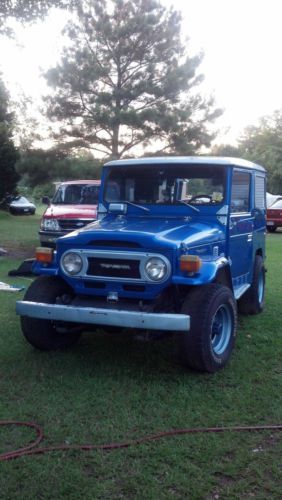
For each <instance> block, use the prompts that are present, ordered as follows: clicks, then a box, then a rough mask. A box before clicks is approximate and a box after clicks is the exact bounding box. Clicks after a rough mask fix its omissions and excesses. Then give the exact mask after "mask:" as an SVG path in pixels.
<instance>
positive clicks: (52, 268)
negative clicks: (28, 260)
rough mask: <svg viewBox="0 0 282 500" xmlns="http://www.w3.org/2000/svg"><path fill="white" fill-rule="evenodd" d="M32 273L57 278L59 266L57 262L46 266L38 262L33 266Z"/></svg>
mask: <svg viewBox="0 0 282 500" xmlns="http://www.w3.org/2000/svg"><path fill="white" fill-rule="evenodd" d="M31 271H32V273H33V274H36V276H43V275H44V276H57V275H58V266H57V263H56V262H54V261H53V262H52V263H51V264H48V265H46V264H45V265H44V264H42V263H41V262H38V261H37V260H36V261H35V262H34V263H33V264H32V267H31Z"/></svg>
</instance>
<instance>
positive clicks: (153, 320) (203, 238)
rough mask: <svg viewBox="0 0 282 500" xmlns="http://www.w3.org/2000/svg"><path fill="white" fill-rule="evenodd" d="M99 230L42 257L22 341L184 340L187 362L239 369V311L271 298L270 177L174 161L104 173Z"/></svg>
mask: <svg viewBox="0 0 282 500" xmlns="http://www.w3.org/2000/svg"><path fill="white" fill-rule="evenodd" d="M98 211H99V219H98V220H97V221H96V222H93V223H91V224H89V225H88V226H86V227H84V228H82V229H80V230H78V231H75V232H72V233H70V234H68V235H66V236H63V237H62V238H59V240H58V241H57V248H56V251H54V250H52V249H51V248H38V249H37V260H36V263H35V265H34V269H33V271H34V273H35V274H38V275H40V276H39V277H37V278H36V279H35V280H34V282H33V283H32V284H31V286H30V287H29V289H28V290H27V292H26V295H25V297H24V300H22V301H18V302H17V313H18V314H19V315H20V316H21V325H22V331H23V334H24V336H25V337H26V339H27V340H28V341H29V342H30V344H32V345H33V346H34V347H36V348H39V349H44V350H51V349H60V348H66V347H68V346H70V345H72V344H74V343H75V342H76V341H77V339H78V338H79V335H80V334H81V330H83V328H84V329H88V330H89V327H90V326H91V329H94V330H95V329H96V328H97V329H101V328H103V329H105V330H106V331H108V330H109V331H119V330H122V329H123V328H131V329H132V330H133V331H136V329H142V330H149V331H155V332H160V331H161V332H162V333H164V332H166V333H167V334H169V333H175V334H177V338H178V343H179V352H180V355H181V359H182V361H183V362H184V363H185V364H186V365H187V366H189V367H192V368H195V369H198V370H202V371H207V372H215V371H216V370H218V369H219V368H222V367H223V366H224V365H225V364H226V363H227V361H228V360H229V358H230V355H231V353H232V350H233V347H234V340H235V335H236V328H237V307H238V310H239V311H241V312H243V313H246V314H257V313H259V312H261V311H262V309H263V306H264V289H265V267H264V260H265V229H266V222H265V212H266V208H265V169H264V168H263V167H261V166H259V165H256V164H253V163H250V162H248V161H245V160H241V159H238V158H220V157H165V158H143V159H137V160H134V159H132V160H118V161H111V162H109V163H107V164H106V165H105V166H104V169H103V174H102V186H101V190H100V199H99V208H98Z"/></svg>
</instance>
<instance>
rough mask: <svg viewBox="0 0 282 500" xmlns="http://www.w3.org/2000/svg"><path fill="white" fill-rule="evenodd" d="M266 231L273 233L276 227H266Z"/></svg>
mask: <svg viewBox="0 0 282 500" xmlns="http://www.w3.org/2000/svg"><path fill="white" fill-rule="evenodd" d="M266 229H267V231H268V232H269V233H275V231H276V229H277V227H276V226H266Z"/></svg>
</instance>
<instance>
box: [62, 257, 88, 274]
mask: <svg viewBox="0 0 282 500" xmlns="http://www.w3.org/2000/svg"><path fill="white" fill-rule="evenodd" d="M61 266H62V270H63V272H64V273H65V274H68V275H69V276H75V275H77V274H79V273H80V271H81V269H82V266H83V260H82V258H81V256H80V255H79V254H78V253H76V252H67V253H65V254H64V255H63V256H62V259H61Z"/></svg>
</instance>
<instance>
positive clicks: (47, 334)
mask: <svg viewBox="0 0 282 500" xmlns="http://www.w3.org/2000/svg"><path fill="white" fill-rule="evenodd" d="M63 295H72V291H71V288H69V287H68V285H67V284H66V283H65V282H64V281H63V280H62V279H61V278H59V277H55V276H40V277H39V278H37V279H36V280H35V281H34V282H33V283H32V284H31V286H30V287H29V289H28V290H27V292H26V294H25V296H24V299H23V300H29V301H31V302H43V303H45V304H55V303H56V300H57V298H58V297H62V296H63ZM72 326H73V325H72V324H68V323H64V322H62V321H60V322H54V321H49V320H45V319H37V318H30V317H27V316H22V317H21V327H22V332H23V334H24V336H25V338H26V340H27V341H28V342H29V343H30V344H31V345H32V346H33V347H36V348H37V349H40V350H43V351H51V350H57V349H66V348H68V347H70V346H72V345H73V344H74V343H75V342H77V340H78V339H79V337H80V333H79V332H77V331H75V332H73V331H72V328H71V327H72ZM62 328H64V330H65V331H64V332H63V333H62ZM60 330H61V331H60ZM68 330H69V331H68Z"/></svg>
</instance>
